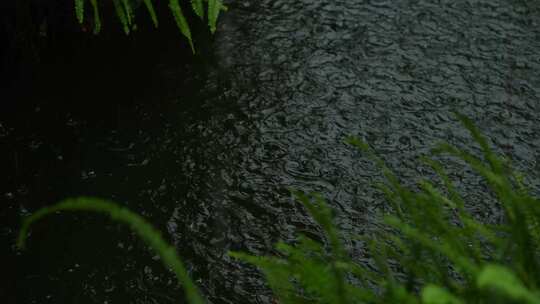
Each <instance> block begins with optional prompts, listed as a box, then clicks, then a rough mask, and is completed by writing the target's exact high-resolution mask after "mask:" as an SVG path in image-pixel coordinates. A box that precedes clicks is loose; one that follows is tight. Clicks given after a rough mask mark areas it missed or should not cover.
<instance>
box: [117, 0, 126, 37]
mask: <svg viewBox="0 0 540 304" xmlns="http://www.w3.org/2000/svg"><path fill="white" fill-rule="evenodd" d="M113 4H114V11H115V12H116V16H117V17H118V20H120V23H122V27H123V28H124V33H126V35H129V23H128V20H127V17H126V13H125V12H124V9H123V8H122V3H120V0H113Z"/></svg>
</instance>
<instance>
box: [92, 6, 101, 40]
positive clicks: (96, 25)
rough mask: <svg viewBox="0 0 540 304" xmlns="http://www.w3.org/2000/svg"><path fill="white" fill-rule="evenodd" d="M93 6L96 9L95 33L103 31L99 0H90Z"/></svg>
mask: <svg viewBox="0 0 540 304" xmlns="http://www.w3.org/2000/svg"><path fill="white" fill-rule="evenodd" d="M90 3H91V4H92V8H93V9H94V34H99V32H100V31H101V19H100V17H99V8H98V4H97V0H90Z"/></svg>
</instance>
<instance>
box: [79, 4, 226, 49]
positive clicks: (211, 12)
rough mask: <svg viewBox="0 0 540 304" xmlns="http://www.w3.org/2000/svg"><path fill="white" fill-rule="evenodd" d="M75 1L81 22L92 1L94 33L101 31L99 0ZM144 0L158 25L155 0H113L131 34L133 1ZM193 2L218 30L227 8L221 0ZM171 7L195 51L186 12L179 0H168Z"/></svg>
mask: <svg viewBox="0 0 540 304" xmlns="http://www.w3.org/2000/svg"><path fill="white" fill-rule="evenodd" d="M74 1H75V15H76V17H77V20H78V21H79V23H81V24H82V23H83V21H84V12H85V3H86V1H89V2H90V5H91V6H92V11H93V16H94V33H95V34H97V33H99V32H100V31H101V17H100V13H99V3H98V0H74ZM137 1H138V2H140V1H142V2H143V3H144V6H145V8H146V10H147V11H148V13H149V15H150V18H152V22H153V23H154V26H155V27H158V18H157V15H156V11H155V9H154V5H153V0H112V2H113V5H114V9H115V12H116V16H117V17H118V19H119V20H120V23H121V24H122V27H123V28H124V32H125V33H126V34H129V33H130V31H131V29H132V28H133V27H134V25H135V8H134V5H133V3H136V2H137ZM189 1H190V2H191V7H192V9H193V11H194V12H195V14H196V15H197V16H198V17H199V18H200V19H201V20H204V18H205V13H206V18H207V20H208V27H209V28H210V31H211V32H212V33H214V32H215V31H216V24H217V20H218V17H219V14H220V12H221V11H222V10H226V9H227V8H226V7H225V6H224V5H223V3H222V1H221V0H204V1H203V0H189ZM168 2H169V9H170V10H171V13H172V15H173V17H174V20H175V22H176V25H177V26H178V29H179V30H180V32H181V33H182V35H184V36H185V37H186V39H187V40H188V42H189V45H190V46H191V50H192V51H193V52H195V48H194V46H193V39H192V37H191V29H190V26H189V24H188V22H187V20H186V17H185V15H184V12H183V11H182V8H181V6H180V2H179V0H168ZM205 2H206V12H205V4H204V3H205Z"/></svg>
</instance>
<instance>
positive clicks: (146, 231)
mask: <svg viewBox="0 0 540 304" xmlns="http://www.w3.org/2000/svg"><path fill="white" fill-rule="evenodd" d="M58 211H93V212H99V213H105V214H108V215H109V216H110V217H111V219H112V220H114V221H117V222H122V223H125V224H128V225H129V227H130V228H131V229H132V230H133V231H134V232H135V233H137V235H138V236H139V237H140V238H141V239H143V240H144V241H145V242H146V243H147V244H148V245H150V247H152V249H154V250H155V251H156V252H157V253H158V254H159V256H160V257H161V260H162V261H163V263H164V264H165V266H167V267H169V268H170V269H172V271H173V272H174V274H175V276H176V278H177V279H178V282H180V283H181V284H182V285H183V287H184V289H185V290H186V297H187V299H188V301H189V303H193V304H202V303H205V301H203V298H202V297H201V295H200V294H199V291H198V290H197V287H196V286H195V284H194V283H193V281H192V280H191V278H190V277H189V275H188V272H187V271H186V269H185V267H184V264H183V263H182V261H181V260H180V258H179V257H178V254H177V253H176V250H175V248H174V247H172V246H171V245H169V244H167V242H165V240H163V238H162V237H161V234H160V232H159V231H158V230H156V229H155V228H154V227H153V226H152V225H150V224H149V223H148V222H147V221H146V220H145V219H143V218H142V217H141V216H140V215H138V214H135V213H133V212H131V211H129V210H128V209H126V208H122V207H119V206H118V205H116V204H115V203H112V202H109V201H105V200H101V199H96V198H89V197H80V198H76V199H67V200H64V201H62V202H60V203H58V204H57V205H54V206H51V207H45V208H43V209H40V210H38V211H37V212H36V213H34V214H32V215H31V216H29V217H28V218H26V219H25V220H24V222H23V225H22V228H21V231H20V233H19V237H18V239H17V246H18V247H19V248H21V249H22V248H24V246H25V242H26V237H27V235H28V230H29V229H30V226H31V225H32V224H33V223H35V222H36V221H38V220H40V219H42V218H43V217H45V216H48V215H51V214H54V213H56V212H58Z"/></svg>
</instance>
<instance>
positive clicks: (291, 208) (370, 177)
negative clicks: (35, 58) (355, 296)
mask: <svg viewBox="0 0 540 304" xmlns="http://www.w3.org/2000/svg"><path fill="white" fill-rule="evenodd" d="M228 6H229V9H230V10H229V12H227V13H226V14H224V15H223V17H222V19H221V21H220V27H219V29H218V32H217V34H216V36H215V38H214V40H213V42H210V40H208V39H207V38H205V37H204V35H201V38H198V39H199V44H200V47H201V48H206V51H202V53H204V54H202V55H198V56H196V57H192V56H191V55H190V53H189V51H188V50H187V49H186V48H185V45H183V41H182V40H181V38H180V35H179V34H178V33H177V32H175V31H174V28H173V27H172V26H171V25H169V26H167V24H166V22H165V24H164V25H163V28H164V29H163V30H160V31H149V30H141V31H140V33H136V34H135V35H134V36H132V37H127V38H126V37H122V36H119V35H117V34H111V33H109V34H108V33H107V32H108V31H107V30H106V31H105V32H104V33H103V34H101V35H100V36H99V37H96V38H88V37H87V38H84V39H76V40H68V39H65V40H62V38H59V41H61V43H58V45H57V46H54V47H51V48H50V50H51V51H50V52H49V53H47V54H45V55H44V56H43V58H42V62H41V64H40V66H39V67H40V68H39V70H38V71H36V73H35V74H34V75H32V78H33V79H35V81H34V82H33V83H32V85H28V86H27V87H25V86H24V85H23V84H20V88H18V91H17V95H16V97H17V98H16V102H13V103H6V105H5V110H2V114H1V115H2V116H0V117H1V119H2V120H1V121H0V144H1V147H2V149H1V150H2V152H1V153H2V159H3V160H4V161H3V163H2V166H3V172H4V179H5V181H4V183H3V190H2V191H3V192H2V193H1V195H2V202H3V203H2V205H1V206H0V220H1V222H2V223H3V225H2V227H1V228H0V238H1V239H2V242H3V244H7V245H6V246H5V247H6V248H2V251H3V252H4V253H5V254H4V259H3V261H4V262H5V263H6V266H7V267H6V269H7V271H3V275H4V276H6V277H7V279H8V280H9V282H11V283H10V284H8V285H7V290H9V291H8V292H7V293H6V297H7V299H8V301H7V302H5V303H179V302H180V301H182V300H183V298H182V291H181V289H180V288H178V287H176V285H175V281H174V278H173V276H172V275H171V274H170V273H168V272H167V271H166V270H165V269H163V266H162V265H161V263H160V261H159V260H158V258H157V257H156V256H155V255H154V254H153V253H151V252H149V251H148V250H147V248H146V246H144V245H143V244H142V243H141V242H140V241H138V240H137V239H136V238H135V237H134V236H133V235H132V234H131V233H130V232H129V231H128V230H127V229H126V228H125V227H123V226H121V225H118V224H113V223H111V222H110V221H109V220H108V219H106V218H105V217H102V216H96V215H93V214H90V215H87V214H61V215H57V216H55V217H51V218H49V219H46V220H44V221H43V222H41V223H40V224H38V225H36V226H35V229H34V230H33V232H32V235H31V237H30V243H29V248H28V250H27V251H25V252H24V253H23V252H18V251H17V250H16V249H15V248H14V245H13V241H12V240H13V239H14V237H15V235H16V232H17V229H18V228H19V226H20V221H21V218H22V217H23V216H25V215H28V214H30V213H32V212H33V211H35V210H37V209H38V208H39V207H42V206H45V205H50V204H53V203H54V202H56V201H58V200H59V199H62V198H65V197H70V196H78V195H93V196H99V197H104V198H110V199H113V200H115V201H117V202H119V203H121V204H123V205H125V206H127V207H129V208H130V209H132V210H134V211H136V212H138V213H140V214H142V215H143V216H144V217H146V218H147V219H148V220H149V221H150V222H152V223H153V224H155V225H156V226H157V227H158V228H159V229H160V230H162V231H163V233H164V235H165V236H166V238H167V239H168V240H170V241H171V242H173V243H174V244H175V245H176V247H177V248H178V251H179V253H180V255H181V256H182V257H183V259H184V261H185V262H186V264H187V265H188V268H189V270H190V272H191V273H192V276H193V278H194V279H195V280H196V282H197V283H198V284H199V286H200V287H201V289H202V290H203V292H204V294H205V295H206V296H207V297H208V299H209V301H210V302H211V303H272V297H271V293H270V292H269V290H268V289H267V288H266V287H265V285H264V281H263V280H262V277H261V275H260V274H259V273H258V272H257V270H256V269H254V268H252V267H248V266H246V265H245V264H241V263H238V262H237V261H235V260H234V259H232V258H230V257H228V255H227V252H228V251H230V250H242V251H248V252H251V253H254V254H273V253H275V251H274V250H273V249H272V248H273V244H274V243H275V242H277V241H278V240H285V241H292V240H294V238H295V235H296V234H297V233H304V234H307V235H309V236H312V237H313V238H316V239H320V231H319V229H318V228H317V226H316V225H315V224H314V223H313V221H312V220H311V219H310V218H309V217H308V216H307V215H306V212H305V211H304V210H303V208H301V206H300V205H299V204H297V203H295V202H294V200H293V199H292V197H291V195H290V194H289V190H288V189H289V188H296V189H300V190H303V191H317V192H320V193H322V195H323V196H324V197H325V198H326V199H327V200H328V202H329V204H330V205H331V206H332V207H333V209H334V210H335V212H336V222H337V225H338V227H339V228H340V229H341V230H342V231H343V233H344V239H345V243H346V246H347V247H348V249H349V250H350V252H351V254H352V255H353V256H354V257H355V259H356V260H358V261H361V262H366V263H369V260H368V259H367V257H366V256H365V254H364V253H365V250H364V248H363V247H362V244H361V243H360V242H358V241H356V240H355V238H354V237H353V236H355V235H359V234H361V235H369V234H370V233H371V232H372V231H374V229H378V227H379V225H378V224H377V221H376V220H375V219H376V218H377V217H378V213H380V212H381V211H382V210H384V208H385V199H384V197H383V196H382V195H381V193H379V192H378V191H377V190H376V189H375V187H373V183H374V182H377V181H381V180H382V179H381V174H380V172H379V171H378V170H377V169H376V168H375V167H374V166H373V165H372V163H371V162H369V161H368V160H367V159H366V158H365V157H362V155H361V154H360V153H359V152H358V151H355V150H354V149H353V148H351V147H350V146H348V145H347V144H345V143H344V138H345V137H346V136H348V135H355V136H358V137H360V138H363V139H364V140H366V141H368V142H369V143H370V144H371V145H372V146H373V147H374V148H375V150H376V151H377V152H378V153H379V154H380V155H381V156H382V157H383V158H384V160H385V161H386V162H387V164H388V165H389V166H390V167H391V168H392V169H393V170H395V171H396V172H397V173H398V175H399V177H400V178H402V179H403V181H404V183H406V184H414V183H416V182H417V181H418V180H419V179H420V178H421V177H422V176H428V177H429V176H431V173H430V171H429V170H427V169H426V168H425V167H423V166H420V165H419V161H418V158H419V157H420V156H422V155H426V154H428V153H429V151H430V149H431V148H432V147H433V146H434V145H435V144H436V143H437V142H439V141H442V140H444V141H448V142H450V143H452V144H456V145H459V146H462V147H467V148H469V149H470V150H471V151H475V152H478V149H477V147H476V146H475V145H474V143H472V141H471V139H470V137H469V136H468V134H467V133H466V132H465V130H464V129H463V128H462V127H461V126H460V125H459V123H458V121H457V120H456V119H455V117H454V116H453V111H455V110H457V111H460V112H461V113H463V114H465V115H467V116H469V117H470V118H471V119H473V120H474V121H475V122H476V124H477V126H478V127H479V128H480V129H481V130H482V132H483V133H484V134H486V135H487V136H488V137H489V138H490V139H491V140H492V144H493V147H494V148H495V149H496V151H498V152H499V153H502V154H504V155H506V156H508V157H510V158H511V159H512V161H513V164H514V166H515V167H516V168H517V169H518V170H519V171H521V172H523V173H525V174H526V175H527V176H528V178H527V180H526V182H527V184H528V185H529V186H530V187H531V188H532V189H533V191H535V193H537V194H538V193H539V191H538V190H539V189H540V135H539V134H540V115H539V113H540V101H539V98H538V97H539V93H540V92H539V90H540V73H539V72H538V71H540V7H538V5H536V4H533V2H528V1H517V0H486V1H483V0H475V1H470V0H468V1H465V0H452V1H450V0H449V1H444V0H442V1H437V2H436V3H435V2H434V1H422V0H408V1H405V0H402V1H369V0H365V1H361V0H358V1H350V0H332V1H330V0H297V1H286V0H277V1H275V0H274V1H270V0H257V1H251V0H250V1H237V2H231V3H228ZM111 31H112V30H111ZM85 37H86V36H85ZM196 43H197V38H196ZM447 169H448V171H449V172H450V175H451V176H452V178H453V179H454V180H456V181H457V183H458V185H459V188H460V190H461V191H462V192H463V193H466V194H467V195H466V199H467V201H468V202H471V204H470V205H469V206H468V208H470V209H471V210H472V211H473V212H474V213H475V214H476V215H478V216H479V217H483V218H484V219H486V220H489V221H498V220H500V217H501V214H500V212H499V210H498V209H497V207H496V206H494V205H493V204H490V198H489V195H487V194H485V189H486V188H485V185H484V184H483V183H482V181H481V179H480V178H479V177H478V176H476V175H474V174H473V173H472V172H471V171H470V170H469V169H468V168H465V167H464V166H463V164H461V163H459V162H455V161H453V162H449V163H448V165H447ZM3 302H4V301H3Z"/></svg>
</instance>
